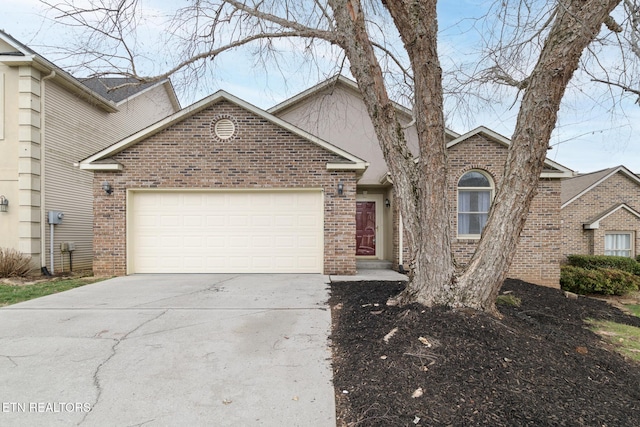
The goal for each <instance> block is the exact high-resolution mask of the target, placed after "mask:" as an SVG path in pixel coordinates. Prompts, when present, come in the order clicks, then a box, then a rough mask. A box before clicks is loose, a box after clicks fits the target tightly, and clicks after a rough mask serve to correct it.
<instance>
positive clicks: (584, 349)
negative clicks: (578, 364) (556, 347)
mask: <svg viewBox="0 0 640 427" xmlns="http://www.w3.org/2000/svg"><path fill="white" fill-rule="evenodd" d="M576 351H577V352H578V353H580V354H587V353H588V352H589V351H588V350H587V347H576Z"/></svg>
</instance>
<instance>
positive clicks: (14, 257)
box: [0, 248, 31, 277]
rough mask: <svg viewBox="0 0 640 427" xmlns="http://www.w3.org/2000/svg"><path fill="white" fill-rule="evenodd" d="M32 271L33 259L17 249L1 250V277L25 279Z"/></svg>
mask: <svg viewBox="0 0 640 427" xmlns="http://www.w3.org/2000/svg"><path fill="white" fill-rule="evenodd" d="M29 271H31V257H30V256H28V255H25V254H23V253H22V252H18V251H16V250H15V249H8V248H0V277H24V276H26V275H27V274H28V273H29Z"/></svg>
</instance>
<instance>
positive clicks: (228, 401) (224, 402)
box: [222, 399, 232, 405]
mask: <svg viewBox="0 0 640 427" xmlns="http://www.w3.org/2000/svg"><path fill="white" fill-rule="evenodd" d="M231 402H232V401H231V400H229V399H224V400H223V401H222V404H223V405H228V404H229V403H231Z"/></svg>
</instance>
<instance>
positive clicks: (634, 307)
mask: <svg viewBox="0 0 640 427" xmlns="http://www.w3.org/2000/svg"><path fill="white" fill-rule="evenodd" d="M625 307H627V309H628V310H629V311H630V312H631V313H632V314H633V315H634V316H638V317H640V304H628V305H626V306H625Z"/></svg>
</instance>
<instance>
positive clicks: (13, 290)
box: [0, 277, 104, 307]
mask: <svg viewBox="0 0 640 427" xmlns="http://www.w3.org/2000/svg"><path fill="white" fill-rule="evenodd" d="M101 280H104V279H103V278H94V277H82V278H76V279H60V280H47V281H43V282H38V283H33V284H27V285H8V284H0V307H4V306H7V305H11V304H17V303H19V302H23V301H28V300H31V299H34V298H40V297H43V296H45V295H51V294H55V293H58V292H63V291H68V290H69V289H73V288H77V287H79V286H84V285H88V284H89V283H95V282H99V281H101Z"/></svg>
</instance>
